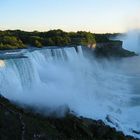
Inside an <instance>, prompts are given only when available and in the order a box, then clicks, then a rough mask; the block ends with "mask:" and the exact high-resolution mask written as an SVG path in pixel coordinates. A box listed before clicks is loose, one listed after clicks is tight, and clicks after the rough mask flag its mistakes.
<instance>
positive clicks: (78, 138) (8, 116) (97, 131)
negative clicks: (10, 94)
mask: <svg viewBox="0 0 140 140" xmlns="http://www.w3.org/2000/svg"><path fill="white" fill-rule="evenodd" d="M0 140H135V139H134V138H132V137H130V136H124V134H123V133H122V132H117V131H116V130H115V129H114V128H111V127H109V126H106V125H105V124H104V123H103V122H102V121H100V120H99V121H94V120H92V119H87V118H83V117H79V118H78V117H76V116H74V115H72V114H67V115H66V116H65V117H63V118H55V117H45V116H42V115H40V114H35V113H33V112H32V111H31V110H30V111H29V109H23V108H20V107H17V106H16V105H14V104H12V103H10V102H9V101H8V100H7V99H5V98H3V97H0Z"/></svg>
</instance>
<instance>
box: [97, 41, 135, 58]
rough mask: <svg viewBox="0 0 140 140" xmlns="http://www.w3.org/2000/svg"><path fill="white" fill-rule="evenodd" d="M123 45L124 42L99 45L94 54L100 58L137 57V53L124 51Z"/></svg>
mask: <svg viewBox="0 0 140 140" xmlns="http://www.w3.org/2000/svg"><path fill="white" fill-rule="evenodd" d="M122 44H123V42H122V41H109V42H104V43H97V44H96V47H95V49H94V53H95V55H96V56H98V57H130V56H136V55H137V54H136V53H135V52H131V51H128V50H126V49H124V48H123V47H122Z"/></svg>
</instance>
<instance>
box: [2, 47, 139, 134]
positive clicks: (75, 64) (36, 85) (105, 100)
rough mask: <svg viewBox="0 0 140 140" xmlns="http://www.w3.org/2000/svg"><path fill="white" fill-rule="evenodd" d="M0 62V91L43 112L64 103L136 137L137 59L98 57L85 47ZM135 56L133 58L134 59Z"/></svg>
mask: <svg viewBox="0 0 140 140" xmlns="http://www.w3.org/2000/svg"><path fill="white" fill-rule="evenodd" d="M24 56H26V57H25V58H17V59H14V58H13V59H5V60H0V94H1V95H2V96H4V97H6V98H8V99H10V100H11V101H13V102H16V103H17V104H20V105H23V106H31V107H33V108H35V109H37V110H39V111H42V112H43V113H46V114H49V113H51V112H53V111H58V114H59V115H63V114H64V112H65V107H68V108H69V109H70V111H72V112H74V113H75V114H76V115H77V116H84V117H88V118H92V119H96V120H98V119H101V120H103V121H104V122H105V123H106V124H108V125H110V126H112V127H115V128H116V129H117V130H121V131H123V132H124V133H125V134H129V135H132V136H135V137H140V136H139V135H138V134H136V133H133V131H137V132H139V131H140V94H139V93H140V88H139V83H140V69H139V68H140V64H139V62H140V57H139V56H136V57H133V58H121V59H119V60H118V59H117V60H116V59H113V60H107V59H102V60H101V59H97V58H96V57H94V55H93V54H91V53H89V52H88V51H87V50H86V49H84V47H81V46H78V47H77V49H75V48H74V47H65V48H52V49H51V48H44V49H37V50H33V51H28V50H26V52H24ZM136 60H137V61H136Z"/></svg>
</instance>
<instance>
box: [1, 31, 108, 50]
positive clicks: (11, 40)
mask: <svg viewBox="0 0 140 140" xmlns="http://www.w3.org/2000/svg"><path fill="white" fill-rule="evenodd" d="M108 41H109V39H108V37H107V35H106V34H93V33H91V32H85V31H78V32H64V31H62V30H60V29H58V30H50V31H47V32H38V31H33V32H27V31H21V30H6V31H0V49H17V48H27V47H29V46H34V47H43V46H70V45H88V44H94V43H96V42H108Z"/></svg>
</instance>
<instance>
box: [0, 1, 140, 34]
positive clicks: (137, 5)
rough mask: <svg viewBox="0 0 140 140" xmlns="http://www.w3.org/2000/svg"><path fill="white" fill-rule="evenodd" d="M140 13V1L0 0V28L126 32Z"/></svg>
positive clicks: (137, 23) (135, 24) (139, 20)
mask: <svg viewBox="0 0 140 140" xmlns="http://www.w3.org/2000/svg"><path fill="white" fill-rule="evenodd" d="M139 14H140V0H0V29H2V30H3V29H22V30H29V31H32V30H40V31H44V30H50V29H58V28H61V29H63V30H65V31H77V30H86V31H91V32H124V31H126V30H127V29H129V28H139V27H140V16H139Z"/></svg>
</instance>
